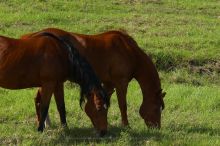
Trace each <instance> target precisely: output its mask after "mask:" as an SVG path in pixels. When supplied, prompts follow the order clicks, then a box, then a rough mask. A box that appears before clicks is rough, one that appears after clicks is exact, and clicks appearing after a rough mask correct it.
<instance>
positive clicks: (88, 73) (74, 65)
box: [40, 32, 110, 106]
mask: <svg viewBox="0 0 220 146" xmlns="http://www.w3.org/2000/svg"><path fill="white" fill-rule="evenodd" d="M40 34H41V35H43V36H50V37H52V38H54V39H56V40H58V41H60V42H62V44H63V46H65V48H67V50H68V51H69V52H68V53H69V56H68V59H69V61H70V64H71V68H70V71H69V72H70V73H69V78H68V80H70V81H71V82H75V83H77V84H79V85H80V89H81V91H80V106H81V104H82V103H83V102H84V101H85V97H86V98H88V97H89V94H90V92H91V91H92V90H93V89H96V91H99V93H98V94H99V96H101V97H102V98H103V101H104V103H106V105H107V106H109V104H110V103H109V99H108V98H107V93H106V91H105V90H104V89H103V87H102V86H101V82H100V80H99V78H98V77H97V76H96V74H95V72H94V70H93V69H92V67H91V65H90V64H89V63H88V61H87V60H86V59H85V58H84V57H83V56H81V55H80V54H79V52H78V50H77V49H76V48H75V47H74V45H73V43H72V41H71V39H70V37H69V36H67V35H66V36H56V35H54V34H52V33H49V32H43V33H40Z"/></svg>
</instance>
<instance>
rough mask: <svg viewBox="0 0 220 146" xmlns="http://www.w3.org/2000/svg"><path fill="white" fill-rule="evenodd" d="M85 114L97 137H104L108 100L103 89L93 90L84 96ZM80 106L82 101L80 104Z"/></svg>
mask: <svg viewBox="0 0 220 146" xmlns="http://www.w3.org/2000/svg"><path fill="white" fill-rule="evenodd" d="M86 96H87V102H86V103H85V112H86V114H87V116H88V117H89V118H90V120H91V121H92V124H93V126H94V128H95V129H96V131H97V134H98V135H99V136H101V137H102V136H104V135H105V134H106V132H107V124H108V122H107V111H108V107H109V100H108V99H107V94H106V92H105V91H104V89H103V88H96V87H95V88H93V89H92V90H90V92H89V93H88V94H87V95H86ZM80 104H82V100H81V103H80Z"/></svg>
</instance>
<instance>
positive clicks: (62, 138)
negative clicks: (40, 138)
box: [51, 124, 220, 145]
mask: <svg viewBox="0 0 220 146" xmlns="http://www.w3.org/2000/svg"><path fill="white" fill-rule="evenodd" d="M171 127H172V126H170V127H168V128H169V130H170V131H172V132H173V133H174V134H169V133H167V132H163V130H162V131H160V130H152V129H147V128H146V129H144V130H141V131H137V130H136V129H132V128H124V127H117V126H110V127H109V128H108V133H107V134H106V135H105V136H104V137H98V136H96V134H95V132H94V128H93V127H91V128H79V127H75V128H71V129H68V130H64V131H63V132H62V133H61V134H58V135H57V137H56V138H55V139H53V141H51V142H52V143H54V144H61V145H62V144H80V143H81V144H85V143H87V144H91V143H103V142H104V143H114V142H117V141H119V140H122V141H123V140H124V141H127V142H128V143H129V144H130V145H136V144H140V143H146V142H147V141H149V140H154V141H158V142H162V141H164V140H168V141H172V140H175V139H176V137H175V136H174V135H175V133H176V132H179V131H182V132H183V133H185V135H188V134H209V135H210V136H219V135H220V128H217V129H213V128H211V127H205V126H199V127H192V126H190V125H186V124H182V125H178V126H176V127H175V128H171Z"/></svg>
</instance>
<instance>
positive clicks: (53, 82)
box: [0, 32, 109, 136]
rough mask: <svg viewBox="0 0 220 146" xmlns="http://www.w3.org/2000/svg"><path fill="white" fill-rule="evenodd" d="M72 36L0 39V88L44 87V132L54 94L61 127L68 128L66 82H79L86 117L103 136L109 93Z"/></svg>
mask: <svg viewBox="0 0 220 146" xmlns="http://www.w3.org/2000/svg"><path fill="white" fill-rule="evenodd" d="M73 44H74V40H72V39H71V38H70V35H65V36H64V35H63V36H56V35H55V34H52V33H48V32H44V33H40V34H38V35H35V36H33V37H32V38H27V39H13V38H8V37H4V36H0V86H1V87H3V88H7V89H24V88H30V87H41V91H40V92H39V93H38V94H40V96H41V98H40V100H39V101H38V102H39V103H37V104H39V109H40V110H39V112H38V116H39V125H38V131H43V129H44V121H45V118H46V116H47V113H48V108H49V103H50V99H51V96H52V94H54V96H55V101H56V104H57V109H58V111H59V114H60V120H61V124H62V125H63V126H67V123H66V111H65V103H64V90H63V83H64V82H65V81H66V80H70V81H71V82H76V83H78V84H79V85H80V88H81V99H80V101H81V102H82V101H83V100H84V98H87V100H88V101H87V102H86V105H85V107H86V114H87V115H88V116H89V118H90V119H91V121H92V123H93V124H94V127H95V128H96V129H97V130H98V132H99V134H100V136H102V135H104V134H105V133H106V131H107V106H108V105H109V101H108V99H107V93H106V92H105V90H104V89H103V88H102V86H101V82H100V81H99V79H98V78H97V76H96V74H95V72H94V71H93V70H92V67H91V66H90V65H89V64H88V62H87V61H86V59H85V58H83V57H82V56H80V55H79V52H78V51H77V50H76V49H75V47H74V45H73Z"/></svg>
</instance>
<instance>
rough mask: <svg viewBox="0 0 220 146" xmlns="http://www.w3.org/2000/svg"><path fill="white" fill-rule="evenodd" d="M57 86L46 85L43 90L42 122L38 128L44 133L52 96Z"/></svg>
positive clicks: (41, 101) (41, 100)
mask: <svg viewBox="0 0 220 146" xmlns="http://www.w3.org/2000/svg"><path fill="white" fill-rule="evenodd" d="M54 88H55V84H54V83H44V84H43V85H42V90H41V99H40V121H39V126H38V131H41V132H43V129H44V127H45V125H44V122H45V119H46V116H47V114H48V109H49V104H50V99H51V96H52V94H53V92H54Z"/></svg>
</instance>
